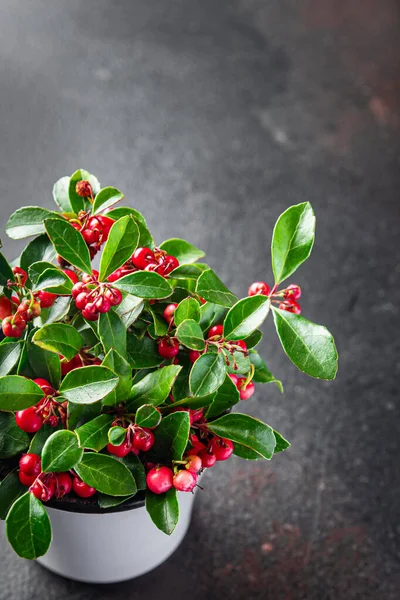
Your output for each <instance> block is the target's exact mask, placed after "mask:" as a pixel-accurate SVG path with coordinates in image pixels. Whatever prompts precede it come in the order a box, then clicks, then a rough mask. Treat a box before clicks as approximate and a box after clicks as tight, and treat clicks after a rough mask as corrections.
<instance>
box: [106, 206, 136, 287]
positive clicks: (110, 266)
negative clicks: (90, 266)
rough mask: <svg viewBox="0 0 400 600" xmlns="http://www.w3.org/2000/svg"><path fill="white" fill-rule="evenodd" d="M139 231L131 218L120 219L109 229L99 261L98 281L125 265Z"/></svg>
mask: <svg viewBox="0 0 400 600" xmlns="http://www.w3.org/2000/svg"><path fill="white" fill-rule="evenodd" d="M138 241H139V229H138V226H137V225H136V223H135V221H134V220H133V219H132V217H122V219H119V221H116V222H115V223H114V225H113V226H112V227H111V230H110V233H109V236H108V240H107V242H106V245H105V246H104V250H103V254H102V255H101V261H100V276H99V278H100V281H105V280H106V279H107V277H108V276H109V275H111V273H114V271H116V270H117V269H119V267H121V266H122V265H123V264H125V263H126V261H127V260H128V259H129V258H130V257H131V256H132V254H133V252H134V251H135V250H136V248H137V244H138Z"/></svg>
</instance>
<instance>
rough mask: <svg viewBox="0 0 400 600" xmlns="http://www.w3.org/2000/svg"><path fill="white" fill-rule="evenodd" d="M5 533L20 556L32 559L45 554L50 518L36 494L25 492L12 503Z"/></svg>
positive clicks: (48, 541) (49, 536)
mask: <svg viewBox="0 0 400 600" xmlns="http://www.w3.org/2000/svg"><path fill="white" fill-rule="evenodd" d="M6 534H7V538H8V541H9V542H10V544H11V546H12V548H13V549H14V550H15V552H16V553H17V554H18V556H20V557H21V558H27V559H29V560H34V559H36V558H39V556H43V554H46V552H47V550H48V549H49V547H50V544H51V537H52V534H51V525H50V519H49V517H48V515H47V512H46V510H45V508H44V506H43V504H42V503H41V502H40V500H38V499H37V498H36V496H34V495H33V494H31V493H30V492H26V493H25V494H24V495H23V496H21V497H20V498H18V500H17V501H16V502H15V503H14V504H13V505H12V507H11V509H10V512H9V513H8V515H7V519H6Z"/></svg>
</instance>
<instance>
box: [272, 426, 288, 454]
mask: <svg viewBox="0 0 400 600" xmlns="http://www.w3.org/2000/svg"><path fill="white" fill-rule="evenodd" d="M274 436H275V439H276V446H275V451H274V454H278V452H283V451H284V450H286V449H287V448H289V447H290V443H289V442H288V441H287V440H285V438H284V437H283V436H282V435H281V434H280V433H278V431H275V429H274Z"/></svg>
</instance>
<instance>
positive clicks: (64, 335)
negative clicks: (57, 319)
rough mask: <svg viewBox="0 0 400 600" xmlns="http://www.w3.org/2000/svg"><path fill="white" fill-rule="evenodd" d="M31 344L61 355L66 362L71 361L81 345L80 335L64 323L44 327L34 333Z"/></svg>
mask: <svg viewBox="0 0 400 600" xmlns="http://www.w3.org/2000/svg"><path fill="white" fill-rule="evenodd" d="M32 342H33V343H34V344H36V345H37V346H40V348H43V349H44V350H49V351H50V352H56V353H57V354H61V355H62V356H64V357H65V358H66V359H67V360H71V359H73V358H74V356H76V355H77V354H78V352H79V350H80V349H81V348H82V345H83V339H82V336H81V335H80V333H79V332H78V331H77V330H76V329H75V327H72V325H67V324H66V323H52V324H50V325H45V326H44V327H42V328H41V329H39V330H38V331H36V333H35V334H34V336H33V338H32Z"/></svg>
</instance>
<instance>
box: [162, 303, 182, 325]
mask: <svg viewBox="0 0 400 600" xmlns="http://www.w3.org/2000/svg"><path fill="white" fill-rule="evenodd" d="M177 308H178V305H177V304H168V306H166V307H165V310H164V313H163V314H164V319H165V320H166V321H167V323H170V324H171V323H173V322H174V313H175V311H176V309H177Z"/></svg>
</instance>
